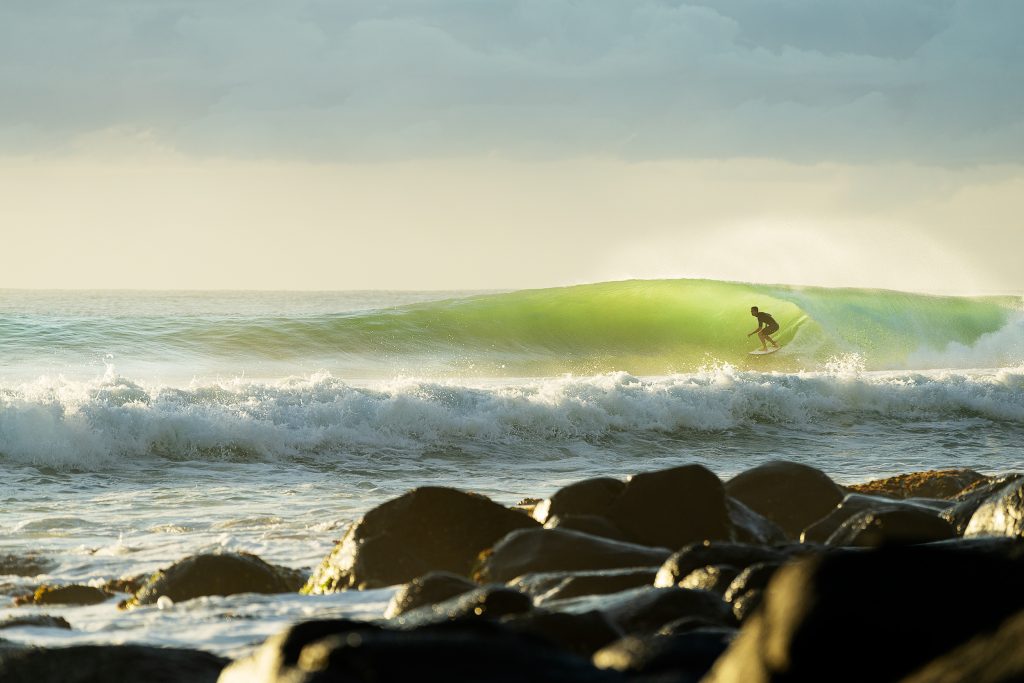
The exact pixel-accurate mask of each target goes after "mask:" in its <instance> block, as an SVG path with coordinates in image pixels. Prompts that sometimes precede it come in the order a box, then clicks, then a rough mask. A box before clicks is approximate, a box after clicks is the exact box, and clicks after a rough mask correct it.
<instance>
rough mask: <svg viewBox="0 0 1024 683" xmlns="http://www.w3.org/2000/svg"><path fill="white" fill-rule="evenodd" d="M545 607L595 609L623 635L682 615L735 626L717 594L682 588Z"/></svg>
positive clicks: (635, 590) (644, 630)
mask: <svg viewBox="0 0 1024 683" xmlns="http://www.w3.org/2000/svg"><path fill="white" fill-rule="evenodd" d="M545 607H546V608H547V609H549V610H556V611H563V612H574V613H579V612H588V611H590V610H598V611H600V612H601V613H603V614H604V615H605V616H606V617H608V620H609V621H611V623H613V624H615V626H617V627H618V628H619V629H621V630H622V632H623V633H626V634H637V633H654V632H655V631H657V630H658V629H659V628H661V627H662V626H664V625H665V624H667V623H669V622H670V621H675V620H677V619H681V618H683V617H693V618H700V619H705V620H707V621H709V622H712V623H715V624H718V625H720V626H733V625H735V620H734V619H733V617H732V611H731V610H730V609H729V605H728V604H726V602H725V601H724V600H722V598H721V597H719V596H717V595H715V594H714V593H710V592H708V591H701V590H688V589H685V588H651V587H643V588H633V589H631V590H627V591H621V592H619V593H612V594H611V595H596V596H586V597H581V598H572V599H569V600H552V601H550V602H548V603H546V605H545Z"/></svg>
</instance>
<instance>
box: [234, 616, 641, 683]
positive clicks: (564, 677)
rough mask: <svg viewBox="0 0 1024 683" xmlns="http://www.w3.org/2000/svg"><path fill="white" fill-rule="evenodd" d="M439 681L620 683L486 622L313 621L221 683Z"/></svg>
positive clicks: (276, 640)
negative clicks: (408, 626) (397, 626)
mask: <svg viewBox="0 0 1024 683" xmlns="http://www.w3.org/2000/svg"><path fill="white" fill-rule="evenodd" d="M418 680H437V681H446V682H447V683H463V682H465V683H468V682H470V681H472V682H474V683H475V682H477V681H494V682H495V683H522V682H523V681H530V682H531V683H548V682H550V683H556V682H565V683H576V682H580V683H582V682H583V681H596V682H601V681H608V682H612V681H621V680H623V679H622V678H621V676H620V675H619V674H617V673H612V672H602V671H599V670H598V669H595V668H594V667H593V665H592V664H591V663H590V662H588V661H587V660H586V659H583V658H581V657H578V656H576V655H573V654H571V653H568V652H565V651H563V650H561V649H559V648H557V647H555V646H553V645H550V644H549V643H548V642H546V641H544V640H542V639H539V638H536V637H531V636H529V635H525V634H522V633H517V632H516V631H514V630H512V629H510V628H509V627H507V626H503V625H501V624H497V623H494V622H490V621H485V620H478V621H475V622H469V623H467V622H459V621H454V622H448V623H444V624H436V625H431V626H426V627H423V628H419V629H415V630H412V631H395V630H391V629H384V628H381V627H379V626H375V625H372V624H367V623H365V622H354V621H348V620H331V621H312V622H306V623H302V624H297V625H296V626H293V627H291V628H290V629H288V630H287V631H285V632H284V633H282V634H280V635H278V636H274V637H273V638H270V639H268V640H267V641H266V642H265V643H264V644H263V645H262V646H261V647H260V649H259V650H257V651H256V652H255V653H254V654H253V655H252V656H251V657H249V658H246V659H243V660H240V661H238V662H235V663H234V664H232V665H231V666H229V667H228V668H227V669H225V670H224V673H223V674H222V675H221V677H220V683H272V682H276V683H327V682H328V681H346V682H349V681H351V682H352V683H359V682H363V681H365V682H367V683H370V682H374V683H376V682H378V681H418Z"/></svg>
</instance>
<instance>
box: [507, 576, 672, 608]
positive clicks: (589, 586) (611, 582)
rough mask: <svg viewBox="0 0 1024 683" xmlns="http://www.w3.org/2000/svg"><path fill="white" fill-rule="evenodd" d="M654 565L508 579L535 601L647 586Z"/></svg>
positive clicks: (605, 593)
mask: <svg viewBox="0 0 1024 683" xmlns="http://www.w3.org/2000/svg"><path fill="white" fill-rule="evenodd" d="M657 573H658V568H657V567H636V568H632V567H631V568H627V569H599V570H596V571H584V572H536V573H533V574H524V575H523V576H520V577H517V578H516V579H514V580H512V581H511V582H509V585H510V586H511V587H513V588H516V589H518V590H521V591H523V592H524V593H526V594H528V595H530V596H532V597H533V599H534V602H535V603H537V604H539V605H540V604H544V603H545V602H546V601H548V600H564V599H566V598H577V597H580V596H582V595H607V594H608V593H618V592H619V591H624V590H628V589H630V588H638V587H640V586H650V585H652V584H653V583H654V577H655V575H656V574H657Z"/></svg>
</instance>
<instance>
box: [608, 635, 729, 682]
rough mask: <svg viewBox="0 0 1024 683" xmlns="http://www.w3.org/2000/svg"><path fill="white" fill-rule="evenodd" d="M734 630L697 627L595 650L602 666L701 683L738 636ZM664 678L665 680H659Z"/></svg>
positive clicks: (638, 638) (621, 642)
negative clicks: (682, 631) (684, 631)
mask: <svg viewBox="0 0 1024 683" xmlns="http://www.w3.org/2000/svg"><path fill="white" fill-rule="evenodd" d="M734 635H735V632H734V631H733V630H731V629H715V630H696V631H689V632H686V633H680V634H676V635H653V636H645V637H638V636H626V637H625V638H622V639H621V640H618V641H616V642H614V643H612V644H610V645H608V646H607V647H605V648H603V649H601V650H599V651H598V652H596V653H594V658H593V661H594V665H595V666H596V667H598V668H599V669H614V670H616V671H621V672H624V673H630V674H672V678H671V679H668V680H671V681H673V682H674V683H679V682H682V681H692V682H693V683H697V681H699V680H700V679H701V678H702V677H703V676H704V674H706V673H707V672H708V670H710V669H711V665H712V664H714V663H715V660H716V659H718V658H719V657H720V656H721V654H722V653H723V652H724V651H725V649H726V648H727V647H728V646H729V642H730V641H731V640H732V638H733V637H734ZM659 680H661V679H659Z"/></svg>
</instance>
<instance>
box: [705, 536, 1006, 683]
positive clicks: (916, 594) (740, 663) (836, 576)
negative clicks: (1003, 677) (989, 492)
mask: <svg viewBox="0 0 1024 683" xmlns="http://www.w3.org/2000/svg"><path fill="white" fill-rule="evenodd" d="M1022 568H1024V563H1022V562H1021V561H1020V560H1008V559H1006V558H1005V557H1001V556H999V555H997V554H994V553H991V552H983V551H979V550H977V549H963V548H957V547H956V546H955V545H952V544H950V545H941V544H939V545H932V546H930V545H920V546H893V547H887V548H882V549H877V550H847V551H833V552H831V553H828V554H825V555H821V556H817V557H813V558H805V559H801V560H799V561H796V562H793V563H790V564H788V565H786V566H785V567H783V568H782V569H780V570H779V571H778V573H777V574H776V575H775V577H774V578H773V579H772V581H771V583H770V584H769V586H768V589H767V590H766V591H765V596H764V603H763V604H762V607H761V609H760V610H759V611H758V612H757V613H755V614H754V615H752V616H751V617H750V619H748V621H747V623H746V624H744V626H743V629H742V630H741V631H740V634H739V636H738V637H737V639H736V640H735V641H734V642H733V644H732V645H731V646H730V647H729V649H728V650H727V651H726V653H725V654H724V655H722V657H721V658H720V659H719V660H718V662H716V664H715V666H714V667H713V669H712V671H711V673H710V674H709V675H708V676H707V677H706V679H705V683H734V682H740V681H742V682H743V683H763V682H767V681H776V682H781V681H786V682H793V681H821V680H828V681H834V682H835V683H843V682H846V681H850V682H854V681H856V682H862V681H898V680H899V679H900V678H902V677H903V676H905V675H907V674H908V673H910V672H911V671H914V670H915V669H917V668H919V667H921V666H922V665H924V664H925V663H927V662H929V661H931V660H932V659H934V658H935V657H937V656H939V655H941V654H943V653H946V652H948V651H949V650H950V649H952V648H954V647H956V646H957V645H959V644H961V643H963V642H965V641H966V640H968V639H969V638H971V637H972V636H973V635H975V634H977V633H980V632H984V631H985V630H987V629H991V628H993V627H995V626H996V625H998V624H999V623H1000V622H1001V621H1003V620H1004V619H1006V618H1007V617H1008V616H1010V615H1012V614H1013V613H1014V612H1016V611H1018V610H1020V609H1021V608H1022V607H1024V584H1022V583H1021V582H1020V580H1019V576H1020V571H1021V569H1022Z"/></svg>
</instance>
